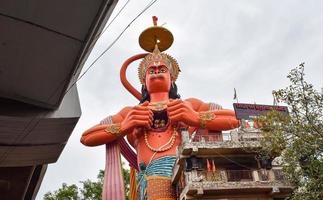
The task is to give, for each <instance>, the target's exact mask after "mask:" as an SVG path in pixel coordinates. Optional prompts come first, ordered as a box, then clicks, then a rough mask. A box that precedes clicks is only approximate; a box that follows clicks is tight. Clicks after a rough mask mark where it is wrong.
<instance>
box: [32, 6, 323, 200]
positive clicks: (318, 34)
mask: <svg viewBox="0 0 323 200" xmlns="http://www.w3.org/2000/svg"><path fill="white" fill-rule="evenodd" d="M125 2H126V0H120V1H119V3H118V4H117V6H116V8H115V9H114V12H113V13H112V16H111V17H110V20H111V19H112V18H113V16H114V15H115V14H116V13H117V12H118V11H119V10H120V9H121V7H122V5H124V3H125ZM148 2H150V0H141V1H138V0H137V1H135V0H132V1H130V3H129V4H128V5H127V7H126V8H125V10H124V11H123V12H122V14H121V15H120V16H119V17H118V18H117V19H116V21H115V22H114V23H113V24H112V25H111V26H110V27H109V29H108V30H107V31H106V32H105V33H104V35H103V36H102V37H101V38H100V39H99V40H98V42H97V44H96V46H95V47H94V49H93V51H92V54H91V55H90V57H89V59H88V62H87V63H86V64H85V66H84V67H83V69H85V68H87V67H88V66H89V64H90V63H91V62H92V61H93V60H94V59H95V58H96V56H98V55H99V54H100V53H101V52H102V51H103V50H104V49H105V48H106V47H107V46H108V45H109V44H110V43H111V42H112V41H113V40H114V39H115V38H116V37H117V35H118V34H119V33H120V32H121V31H122V30H123V29H124V28H125V27H126V26H127V24H128V23H129V22H130V21H131V20H132V19H133V18H134V17H135V16H136V15H137V14H138V13H139V12H140V11H141V10H142V9H143V8H144V7H145V6H146V4H147V3H148ZM322 11H323V3H322V1H319V0H317V1H314V0H313V1H301V0H299V1H296V0H289V1H287V0H286V1H281V0H276V1H274V0H271V1H259V0H253V1H242V0H241V1H238V0H222V1H220V0H200V1H197V0H185V1H184V0H176V1H175V0H159V1H157V2H156V3H155V4H154V5H153V6H152V7H151V8H150V9H149V10H148V11H147V12H145V13H144V14H143V15H142V16H141V17H140V18H138V19H137V20H136V21H135V22H134V23H133V24H132V26H130V28H129V29H128V30H127V31H126V32H125V34H124V35H123V36H122V37H121V38H120V40H119V41H118V42H117V43H116V44H115V45H114V46H113V47H112V49H111V50H110V51H108V53H107V54H106V55H105V56H104V57H102V59H101V60H99V61H98V62H97V63H96V64H95V66H94V67H93V68H92V69H91V70H90V71H89V72H88V73H87V74H86V75H85V76H84V77H83V78H82V79H81V80H80V81H79V83H78V91H79V96H80V102H81V107H82V116H81V118H80V120H79V122H78V124H77V126H76V128H75V129H74V131H73V133H72V135H71V137H70V139H69V141H68V143H67V145H66V147H65V149H64V151H63V153H62V154H61V156H60V158H59V160H58V161H57V162H56V163H54V164H50V165H49V167H48V170H47V173H46V175H45V178H44V180H43V183H42V185H41V188H40V191H39V193H38V196H37V199H42V198H43V195H44V193H46V192H47V191H54V190H56V189H58V188H59V187H60V185H61V184H62V183H63V182H65V183H68V184H72V183H76V184H79V181H82V180H85V179H88V178H89V179H92V180H95V179H96V176H97V173H98V171H99V169H104V165H105V160H104V158H105V152H104V150H105V149H104V146H99V147H85V146H83V145H82V144H81V143H80V142H79V139H80V137H81V134H82V132H84V131H85V130H86V129H88V128H89V127H91V126H93V125H95V124H97V123H98V122H99V121H100V120H101V119H103V118H104V117H106V116H107V115H111V114H115V113H116V112H118V111H119V110H120V109H121V108H123V107H125V106H128V105H136V104H138V101H137V100H136V99H135V98H134V97H133V96H131V94H129V93H128V92H127V91H126V90H125V89H124V88H123V86H122V85H121V83H120V81H119V70H120V67H121V65H122V63H123V62H124V61H125V60H126V59H127V58H129V57H131V56H132V55H134V54H138V53H142V52H143V50H142V49H141V48H140V46H139V44H138V37H139V35H140V33H141V32H142V31H143V30H144V29H145V28H147V27H148V26H151V25H152V19H151V17H152V16H153V15H156V16H158V18H159V24H164V23H166V24H165V25H164V26H165V27H166V28H168V29H169V30H170V31H171V32H172V33H173V35H174V39H175V40H174V43H173V46H172V47H171V48H170V49H169V50H167V53H169V54H170V55H172V56H173V57H175V58H176V59H177V61H178V63H179V65H180V67H181V70H182V73H181V74H180V76H179V78H178V81H177V85H178V88H179V93H180V94H181V96H182V98H183V99H186V98H190V97H195V98H199V99H201V100H203V101H205V102H216V103H219V104H221V105H222V106H223V107H225V108H230V109H232V103H233V102H234V101H233V88H236V90H237V95H238V98H239V102H243V103H255V102H256V103H259V104H272V102H273V100H272V95H271V93H272V90H273V89H280V88H283V87H285V86H287V85H288V83H289V82H288V79H287V78H286V75H287V73H288V72H289V70H290V69H292V68H293V67H295V66H297V65H298V64H299V63H301V62H305V73H306V79H307V80H308V81H309V82H311V83H313V84H314V85H315V86H316V88H317V89H320V88H321V87H322V86H323V79H322V75H323V67H322V65H323V56H322V53H323V12H322ZM137 66H138V63H134V64H133V65H131V66H130V67H129V70H128V77H129V79H130V81H131V82H132V83H133V85H135V86H136V87H137V88H138V89H139V88H140V84H139V81H138V78H137Z"/></svg>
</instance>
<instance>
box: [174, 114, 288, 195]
mask: <svg viewBox="0 0 323 200" xmlns="http://www.w3.org/2000/svg"><path fill="white" fill-rule="evenodd" d="M240 121H241V125H242V126H241V127H239V128H238V129H235V130H232V131H230V132H224V133H221V132H209V131H207V130H198V131H197V132H196V133H193V134H192V135H191V136H189V134H188V132H187V131H185V130H184V131H182V138H183V140H182V144H181V145H180V146H179V147H178V150H177V159H176V164H175V167H174V169H173V176H172V183H173V185H176V188H177V195H178V199H180V200H186V199H235V200H237V199H239V200H242V199H248V200H256V199H257V200H260V199H261V200H272V199H274V200H276V199H284V198H285V197H287V196H288V195H289V194H290V193H291V191H292V186H291V184H290V183H289V182H288V181H287V180H286V179H285V178H284V176H283V173H282V167H281V166H280V165H279V162H278V161H277V160H279V159H277V158H276V159H274V160H273V161H272V160H266V159H262V158H261V157H260V156H259V155H257V149H258V148H260V141H259V140H260V139H261V137H262V134H261V131H260V129H259V128H258V127H259V126H258V124H257V123H255V122H253V121H252V120H250V119H249V120H245V119H240Z"/></svg>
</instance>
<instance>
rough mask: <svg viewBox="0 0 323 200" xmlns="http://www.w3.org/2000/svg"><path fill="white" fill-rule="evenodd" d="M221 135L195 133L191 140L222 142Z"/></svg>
mask: <svg viewBox="0 0 323 200" xmlns="http://www.w3.org/2000/svg"><path fill="white" fill-rule="evenodd" d="M222 141H223V138H222V135H195V136H194V138H193V139H192V142H222Z"/></svg>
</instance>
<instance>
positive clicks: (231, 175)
mask: <svg viewBox="0 0 323 200" xmlns="http://www.w3.org/2000/svg"><path fill="white" fill-rule="evenodd" d="M184 174H185V175H184ZM183 177H185V181H184V179H183V180H182V183H181V184H183V183H184V182H185V183H188V182H201V183H202V182H208V183H210V182H254V184H257V182H259V181H263V182H274V181H279V182H283V183H286V184H288V181H287V179H286V178H285V177H284V175H283V173H282V170H280V169H272V170H265V169H261V170H216V171H206V170H203V171H198V170H192V171H188V172H184V173H183V174H182V176H181V178H183ZM262 184H263V183H262ZM181 186H182V187H183V185H181Z"/></svg>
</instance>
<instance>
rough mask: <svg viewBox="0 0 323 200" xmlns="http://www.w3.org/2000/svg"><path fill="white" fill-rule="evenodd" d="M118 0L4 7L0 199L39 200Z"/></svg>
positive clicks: (0, 23) (47, 0)
mask: <svg viewBox="0 0 323 200" xmlns="http://www.w3.org/2000/svg"><path fill="white" fill-rule="evenodd" d="M116 3H117V0H69V1H65V0H55V1H52V0H2V1H1V3H0V194H1V199H4V200H6V199H10V200H11V199H25V200H28V199H35V197H36V194H37V192H38V189H39V186H40V184H41V181H42V178H43V176H44V174H45V172H46V168H47V164H48V163H53V162H56V161H57V159H58V157H59V156H60V154H61V152H62V151H63V149H64V147H65V144H66V143H67V141H68V138H69V136H70V134H71V133H72V131H73V129H74V127H75V125H76V123H77V121H78V119H79V117H80V116H81V108H80V104H79V97H78V92H77V88H76V87H75V86H74V87H73V88H72V89H71V90H70V91H69V92H68V93H67V94H66V95H64V94H65V92H66V89H67V88H68V87H70V85H71V84H72V83H73V82H74V81H75V80H76V79H77V78H78V75H79V73H80V71H81V69H82V66H83V64H84V62H85V61H86V59H87V57H88V55H89V54H90V52H91V50H92V48H93V46H94V43H95V42H96V38H97V36H98V35H99V34H100V32H101V31H102V29H103V27H104V25H105V23H106V22H107V20H108V18H109V17H110V15H111V12H112V10H113V9H114V7H115V5H116Z"/></svg>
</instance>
